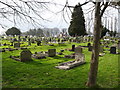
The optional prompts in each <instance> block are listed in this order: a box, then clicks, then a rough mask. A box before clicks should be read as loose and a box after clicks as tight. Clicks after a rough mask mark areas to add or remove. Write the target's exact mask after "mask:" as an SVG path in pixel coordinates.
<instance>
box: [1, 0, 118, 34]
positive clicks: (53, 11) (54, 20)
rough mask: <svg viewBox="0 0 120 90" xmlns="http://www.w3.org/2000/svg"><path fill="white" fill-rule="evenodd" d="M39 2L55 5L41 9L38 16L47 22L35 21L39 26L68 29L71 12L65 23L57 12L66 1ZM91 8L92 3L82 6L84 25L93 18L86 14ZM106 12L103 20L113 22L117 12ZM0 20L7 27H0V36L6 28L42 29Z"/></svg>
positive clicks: (72, 1)
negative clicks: (107, 19)
mask: <svg viewBox="0 0 120 90" xmlns="http://www.w3.org/2000/svg"><path fill="white" fill-rule="evenodd" d="M2 1H4V2H7V3H9V4H11V5H13V4H12V3H11V0H2ZM13 1H16V2H17V1H18V0H13ZM24 1H25V0H24ZM38 1H40V0H38ZM41 1H50V2H52V3H56V5H54V4H47V6H48V8H49V10H50V11H48V10H43V11H42V9H41V13H40V15H41V16H42V17H43V18H45V19H47V20H49V21H44V20H39V19H38V20H36V21H38V22H39V23H40V24H41V25H43V26H44V27H46V28H54V27H57V28H60V29H61V28H68V27H69V23H70V19H71V12H70V11H69V9H67V11H68V15H67V13H65V19H66V21H67V23H66V22H65V20H64V19H63V12H59V11H61V10H62V9H63V7H64V5H65V3H66V0H41ZM85 1H86V0H68V4H69V5H70V6H75V5H76V4H78V2H80V3H81V4H82V3H84V2H85ZM92 6H93V4H92V3H89V4H87V5H84V6H82V8H83V11H84V16H85V19H86V23H88V22H89V21H88V20H90V18H91V17H93V15H92V14H91V13H89V14H86V13H87V12H88V11H89V10H88V9H89V8H91V7H92ZM1 7H6V6H5V5H3V4H0V8H1ZM92 9H93V8H92ZM71 10H72V9H71ZM106 11H107V12H106V14H105V15H104V18H106V17H108V18H109V20H110V19H113V20H114V17H117V15H118V13H117V10H115V9H113V8H108V9H107V10H106ZM57 12H59V13H57ZM33 16H34V15H33ZM35 17H37V16H35ZM0 19H1V20H0V24H2V25H3V26H4V25H5V26H7V27H6V28H5V29H3V28H2V27H1V26H0V34H1V33H3V32H5V31H6V30H7V29H8V28H11V27H13V26H15V27H17V28H19V29H20V30H21V31H22V32H24V31H27V30H29V29H30V28H39V27H40V28H43V27H42V26H38V25H37V26H34V25H32V24H31V23H25V22H20V20H19V19H17V20H16V22H18V23H16V24H14V23H11V22H10V21H8V20H6V19H4V18H0ZM9 19H11V20H12V21H13V17H12V16H9ZM110 21H111V20H110ZM91 24H92V23H91ZM113 24H114V23H113ZM114 26H115V25H114ZM89 27H93V25H92V26H89Z"/></svg>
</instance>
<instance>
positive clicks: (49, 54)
mask: <svg viewBox="0 0 120 90" xmlns="http://www.w3.org/2000/svg"><path fill="white" fill-rule="evenodd" d="M48 56H49V57H54V56H56V49H49V50H48Z"/></svg>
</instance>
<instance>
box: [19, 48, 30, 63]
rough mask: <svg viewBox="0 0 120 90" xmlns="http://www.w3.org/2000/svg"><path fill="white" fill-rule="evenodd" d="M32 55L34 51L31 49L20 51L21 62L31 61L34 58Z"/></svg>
mask: <svg viewBox="0 0 120 90" xmlns="http://www.w3.org/2000/svg"><path fill="white" fill-rule="evenodd" d="M31 55H32V53H31V51H30V50H23V51H22V52H21V53H20V60H21V62H26V61H31V60H32V58H31Z"/></svg>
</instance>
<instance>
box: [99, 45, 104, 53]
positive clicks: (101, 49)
mask: <svg viewBox="0 0 120 90" xmlns="http://www.w3.org/2000/svg"><path fill="white" fill-rule="evenodd" d="M103 51H104V49H103V46H102V45H101V46H100V52H101V53H102V52H103Z"/></svg>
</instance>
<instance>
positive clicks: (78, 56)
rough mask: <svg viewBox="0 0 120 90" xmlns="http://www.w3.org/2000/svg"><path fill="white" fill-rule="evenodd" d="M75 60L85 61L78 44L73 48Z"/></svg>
mask: <svg viewBox="0 0 120 90" xmlns="http://www.w3.org/2000/svg"><path fill="white" fill-rule="evenodd" d="M75 60H76V61H80V62H85V55H84V54H82V48H81V47H80V46H78V47H76V48H75Z"/></svg>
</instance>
